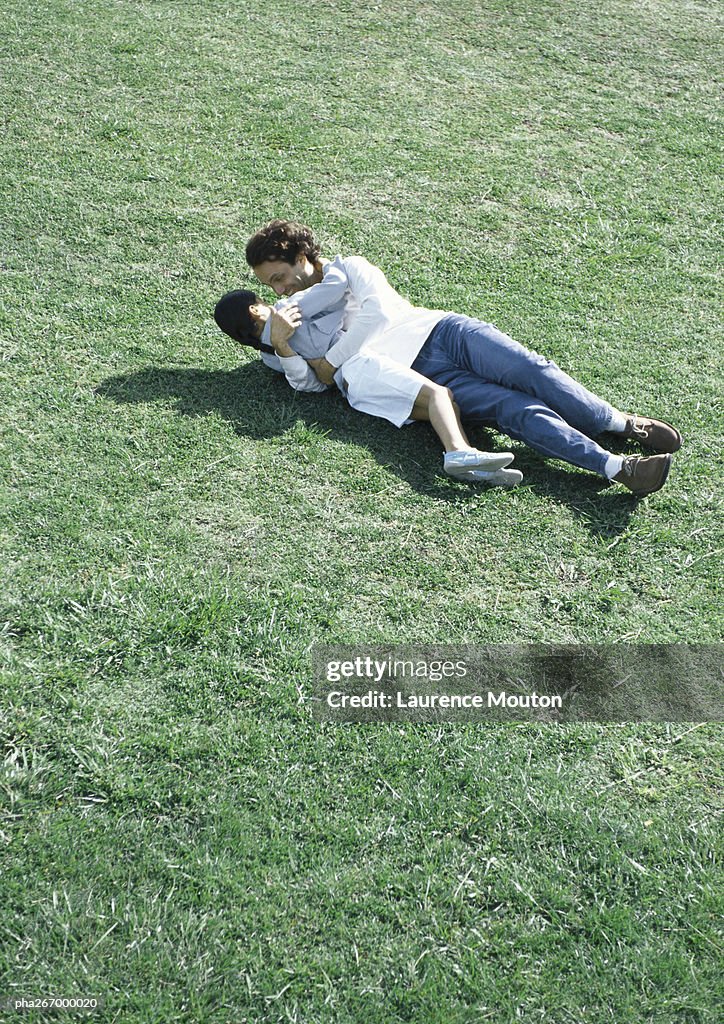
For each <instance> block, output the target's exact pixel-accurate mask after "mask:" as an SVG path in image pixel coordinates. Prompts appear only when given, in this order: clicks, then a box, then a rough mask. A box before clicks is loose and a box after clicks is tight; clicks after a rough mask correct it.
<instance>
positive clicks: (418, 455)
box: [0, 0, 724, 1024]
mask: <svg viewBox="0 0 724 1024" xmlns="http://www.w3.org/2000/svg"><path fill="white" fill-rule="evenodd" d="M721 38H722V19H721V16H720V15H719V14H718V12H717V8H716V5H713V4H708V3H698V2H692V0H684V2H679V3H674V2H673V0H647V2H645V3H633V2H623V0H611V2H608V0H606V2H604V3H595V2H593V0H579V2H578V3H576V4H573V3H565V2H563V0H541V2H535V3H534V2H531V0H526V2H523V0H467V2H463V0H449V2H447V3H444V4H432V3H424V2H423V3H420V2H418V3H413V2H412V0H400V2H397V3H395V4H391V3H385V2H379V3H369V2H364V0H363V2H360V3H351V2H347V0H339V2H336V3H332V2H329V0H320V2H318V3H316V4H314V5H303V4H298V3H291V2H290V0H277V3H275V4H273V5H262V4H252V3H249V2H237V3H231V2H225V3H222V2H217V0H201V2H199V3H196V4H183V3H180V2H173V0H145V2H136V0H115V2H114V0H103V2H101V0H96V2H89V3H82V4H80V3H72V2H70V0H45V2H43V0H41V2H40V3H38V4H35V5H28V4H24V3H23V4H21V3H18V2H16V0H6V2H5V4H4V6H3V13H2V31H1V32H0V54H1V59H2V86H1V89H2V93H1V97H2V98H1V102H2V117H3V133H2V136H1V137H0V147H1V151H2V172H3V174H2V180H3V190H2V199H1V200H0V202H1V204H2V205H1V208H0V272H1V277H0V283H1V288H0V331H1V332H2V341H3V347H2V362H1V363H0V373H1V374H2V383H3V385H4V387H3V395H4V397H3V403H2V411H1V412H0V416H1V417H2V428H3V442H4V469H5V479H6V486H5V500H4V502H3V508H2V519H3V534H2V537H3V541H2V543H3V550H4V555H5V557H4V559H3V563H4V567H5V576H4V580H3V583H4V586H3V595H2V602H3V614H2V616H1V617H0V621H1V622H2V623H5V625H4V626H3V627H2V628H3V648H2V650H3V666H4V670H3V684H2V696H1V698H0V716H1V717H0V724H1V728H2V733H3V742H4V758H5V760H4V769H3V774H2V775H0V796H1V797H2V811H1V812H0V815H1V816H0V958H1V960H0V1000H2V999H4V998H6V997H8V996H13V997H16V996H26V997H41V996H45V995H55V996H59V997H66V998H70V997H75V996H80V997H84V996H85V997H97V998H100V999H102V1000H104V1002H105V1006H104V1009H102V1010H99V1011H97V1012H96V1013H95V1015H93V1016H90V1017H89V1018H88V1019H90V1020H102V1021H104V1022H105V1021H108V1022H114V1024H115V1022H119V1024H126V1022H134V1024H135V1022H139V1024H141V1022H143V1024H146V1022H154V1024H156V1022H157V1024H182V1022H183V1024H196V1022H203V1024H232V1022H233V1024H242V1022H248V1024H252V1022H253V1024H257V1022H264V1024H276V1022H279V1024H282V1022H296V1024H332V1022H334V1024H352V1022H354V1024H367V1022H374V1024H376V1022H383V1024H398V1022H414V1024H479V1022H485V1021H492V1022H494V1024H509V1022H510V1024H513V1022H523V1024H535V1022H539V1021H540V1022H546V1024H604V1022H605V1024H609V1022H610V1024H621V1022H626V1024H651V1022H654V1024H673V1022H676V1024H705V1022H706V1024H708V1022H714V1021H715V1020H718V1019H719V1018H718V1011H717V1009H716V1007H717V1005H719V1006H720V1005H721V1001H722V996H723V995H724V993H723V992H722V988H721V979H720V969H721V956H722V934H721V909H722V904H721V892H722V885H721V874H720V873H718V872H717V852H718V851H720V850H721V846H720V833H719V832H718V831H717V811H718V810H719V809H720V805H721V799H720V798H721V784H722V779H721V772H720V758H721V749H722V748H721V729H720V727H718V726H717V725H714V724H703V725H701V724H700V725H697V726H695V727H693V726H694V723H688V724H687V723H676V724H665V723H655V724H651V723H650V724H641V723H639V724H627V725H615V726H613V725H608V726H607V725H605V724H588V725H579V726H564V727H555V726H544V725H533V724H524V725H508V724H498V725H486V726H482V725H454V726H453V725H447V726H445V725H443V726H440V727H437V726H414V725H383V724H379V725H360V726H355V725H346V726H333V725H329V724H320V723H316V722H314V721H312V718H311V713H310V711H309V705H308V702H307V701H306V700H305V697H306V695H308V694H309V692H310V691H311V688H312V686H313V682H314V680H313V677H312V668H311V655H310V651H311V648H312V647H313V645H315V644H317V643H325V644H336V643H345V644H350V645H355V644H357V645H360V646H364V645H368V644H391V643H395V642H399V643H403V642H404V643H416V642H417V643H427V644H431V643H448V644H483V643H491V642H505V643H515V642H524V643H527V642H539V641H546V642H561V643H579V642H580V643H625V642H635V643H667V642H674V641H676V642H685V643H694V642H711V641H720V640H721V636H722V634H721V622H722V616H721V605H722V593H721V590H722V588H721V554H722V551H721V547H722V545H721V533H720V523H721V517H722V507H721V506H722V502H721V484H722V473H721V450H722V414H721V397H720V396H721V379H722V359H721V341H720V335H717V326H718V324H719V323H720V321H721V304H720V302H719V301H718V292H717V285H718V283H719V282H718V278H717V274H716V266H717V256H718V253H719V251H720V242H721V235H720V233H718V222H717V204H718V201H719V200H720V188H719V184H718V174H719V169H720V165H719V162H718V156H719V152H720V147H719V145H718V141H719V138H720V126H719V123H718V121H717V118H716V112H717V108H716V102H717V90H716V88H715V83H716V78H717V74H718V70H719V67H720V65H721V57H722V53H721V45H720V44H721ZM718 133H719V135H718ZM272 216H288V217H294V218H297V219H301V220H303V221H305V222H307V223H310V224H312V225H313V226H314V227H315V229H316V231H317V233H318V237H319V239H320V241H321V242H322V246H323V251H324V252H325V253H327V254H328V255H334V254H336V253H337V252H342V253H344V254H350V253H360V254H363V255H365V256H367V258H369V259H370V260H371V261H372V262H374V263H376V264H378V265H380V266H381V267H382V268H383V269H384V270H385V272H386V273H387V276H388V278H389V279H390V281H391V282H392V283H393V284H394V285H395V286H396V287H397V288H398V289H399V290H400V291H401V292H402V293H403V294H405V295H407V296H408V297H409V298H410V299H412V300H413V301H414V302H416V303H418V304H420V305H425V306H429V307H432V308H443V309H450V310H456V311H459V312H465V313H470V314H472V315H476V316H480V317H482V318H483V319H486V320H491V321H493V322H494V323H496V324H497V325H498V326H499V327H500V328H501V329H503V330H505V331H507V332H508V333H509V334H512V335H513V336H514V337H516V338H518V339H519V340H521V341H522V342H524V343H526V344H528V345H530V346H531V347H535V348H536V349H538V350H539V351H541V352H543V353H545V354H546V355H548V356H550V357H551V358H553V359H555V360H556V361H557V362H558V363H559V364H561V365H562V366H563V367H564V368H565V369H567V370H569V371H570V372H572V373H573V374H574V375H575V376H576V377H578V378H579V379H580V380H582V381H583V382H584V383H586V384H587V385H589V386H590V387H591V388H593V390H595V391H597V392H598V393H600V394H601V395H602V396H603V397H605V398H607V399H610V400H611V401H612V402H613V403H614V404H616V405H618V406H620V407H621V408H624V409H627V410H634V411H639V412H642V413H647V414H650V415H655V416H660V417H663V418H665V419H669V420H671V421H673V422H674V423H675V424H677V425H678V426H679V427H680V429H681V431H682V433H683V434H684V437H685V446H684V449H683V451H682V452H681V453H680V454H679V455H678V456H675V459H674V468H673V470H672V473H671V477H670V480H669V482H668V483H667V485H666V487H665V489H664V490H662V491H661V492H660V493H658V494H656V495H654V496H652V497H651V498H649V499H647V500H646V501H644V502H640V503H637V502H636V501H634V500H633V499H632V498H631V497H630V496H629V495H628V494H627V493H626V492H624V491H623V489H621V488H615V487H613V488H609V487H607V486H606V485H605V483H604V482H603V481H602V480H600V479H599V478H597V477H593V476H591V475H589V474H586V473H583V472H582V471H579V470H576V469H574V468H572V467H568V466H564V465H563V464H558V463H546V462H544V461H543V460H541V459H540V458H538V456H537V455H535V453H533V452H532V451H530V450H529V449H526V448H524V447H523V446H521V445H518V444H515V443H514V444H513V450H514V451H515V453H516V463H515V464H516V466H518V467H519V468H521V469H522V470H523V472H524V474H525V481H524V484H523V485H522V486H521V487H520V488H518V489H517V490H515V491H511V492H506V491H503V490H499V489H485V488H482V487H468V486H466V485H463V484H459V483H456V482H454V481H452V480H450V479H449V478H446V477H444V476H442V475H441V474H440V463H441V458H440V450H439V446H438V444H437V442H436V440H435V438H434V436H433V435H432V433H431V432H430V429H429V427H427V426H426V425H422V424H418V425H416V426H414V427H410V428H408V429H405V430H403V431H397V430H395V429H394V428H393V427H391V426H390V425H388V424H386V423H384V422H382V421H377V420H373V419H371V418H366V417H362V416H361V415H359V414H357V413H354V412H353V411H351V410H350V409H348V408H347V407H346V406H345V404H344V402H343V399H342V398H341V397H340V396H332V395H326V396H303V395H295V394H294V393H293V392H292V391H291V390H290V389H289V388H288V386H287V385H286V383H285V382H284V381H283V380H282V379H278V378H277V377H276V376H275V375H274V374H272V373H271V372H270V371H268V370H266V369H265V368H264V367H263V366H262V365H261V363H260V362H259V361H257V360H256V359H254V358H253V356H252V354H251V353H250V352H240V351H239V350H237V349H236V348H235V347H234V346H233V344H232V343H231V342H230V341H229V340H228V339H227V338H225V336H223V335H222V334H221V333H220V332H219V331H218V329H217V328H216V326H215V324H214V323H213V320H212V316H211V315H212V310H213V306H214V303H215V301H216V299H217V298H218V297H219V296H220V295H221V294H222V293H223V292H224V291H225V290H227V289H228V288H231V287H240V286H243V285H245V284H247V283H248V282H250V281H251V277H250V275H249V272H248V269H247V268H246V266H245V263H244V257H243V251H244V244H245V241H246V238H247V237H248V235H249V234H250V233H251V232H252V231H253V230H254V229H255V228H256V227H258V226H259V225H260V224H262V223H263V222H264V221H265V220H267V219H269V218H270V217H272ZM474 437H475V439H476V440H477V441H479V442H480V443H481V444H482V445H484V446H491V445H494V444H496V443H498V442H500V441H502V438H500V437H499V436H497V435H496V434H494V433H492V432H485V431H482V430H478V431H476V432H475V434H474ZM506 444H507V442H506ZM685 683H686V681H685V680H684V681H682V685H685ZM0 1019H1V1020H3V1021H4V1020H8V1021H18V1022H19V1021H21V1020H22V1021H28V1022H31V1024H32V1022H36V1021H45V1020H63V1019H68V1015H67V1014H65V1015H64V1014H63V1013H60V1014H57V1013H56V1014H52V1015H51V1014H50V1013H49V1012H43V1011H24V1012H23V1013H22V1014H21V1013H15V1012H11V1011H5V1016H3V1011H2V1010H0Z"/></svg>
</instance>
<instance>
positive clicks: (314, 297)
mask: <svg viewBox="0 0 724 1024" xmlns="http://www.w3.org/2000/svg"><path fill="white" fill-rule="evenodd" d="M315 292H316V293H317V294H315ZM320 292H321V294H320ZM320 306H322V307H323V308H320ZM337 306H338V308H336V309H335V308H333V309H331V310H330V304H329V299H328V292H325V291H324V290H322V289H320V290H319V292H318V291H317V286H313V287H311V288H308V289H307V290H306V291H305V292H303V293H299V294H298V295H296V296H295V298H294V300H290V299H282V300H281V301H279V302H277V303H276V304H275V306H269V305H267V304H266V303H264V302H262V301H261V300H260V299H259V298H258V296H257V295H255V294H254V292H250V291H236V292H230V293H228V294H227V295H225V296H224V298H223V299H221V301H220V302H219V303H218V305H217V307H216V311H215V318H216V322H217V323H218V325H219V327H221V329H222V330H223V331H225V333H226V334H228V335H230V337H232V338H234V339H235V340H236V341H239V342H241V343H242V344H245V345H250V346H252V347H253V348H256V349H259V351H260V353H261V357H262V359H263V361H264V362H265V363H267V365H268V366H271V367H272V368H273V369H275V370H278V371H281V372H283V373H284V374H285V375H286V377H287V380H288V381H289V383H290V384H291V385H292V387H293V388H295V390H305V391H324V390H327V385H325V384H323V383H322V382H321V381H319V380H318V379H317V377H316V375H315V374H314V364H315V362H317V361H318V360H319V359H320V358H321V357H322V356H323V355H324V353H325V352H326V351H327V349H328V348H329V346H330V344H331V343H333V342H334V341H335V340H336V339H337V337H338V336H339V334H340V331H341V328H342V326H343V317H344V311H345V306H344V302H340V303H338V304H337ZM292 336H293V337H294V348H292V347H291V345H290V344H289V341H290V339H291V338H292ZM362 358H363V360H364V366H365V375H364V380H365V392H366V397H367V399H368V405H369V407H370V408H369V409H368V410H367V411H370V413H371V414H372V415H375V414H376V413H375V412H374V411H372V408H373V407H374V406H375V405H376V404H379V407H380V412H379V415H381V416H383V415H384V412H383V411H382V410H383V409H384V407H385V405H386V404H389V403H399V400H400V396H401V395H405V396H407V397H408V400H409V403H410V405H411V406H412V407H411V410H410V414H409V419H408V422H409V420H427V421H429V422H430V425H431V426H432V428H433V429H434V430H435V432H436V434H437V435H438V437H439V438H440V441H441V442H442V445H443V448H444V449H445V455H444V459H443V469H444V471H445V473H447V474H448V475H449V476H452V477H455V478H456V479H459V480H466V481H469V482H476V483H488V484H495V485H498V486H505V487H513V486H515V485H516V484H518V483H520V481H521V480H522V479H523V475H522V473H520V472H519V471H518V470H515V469H507V468H506V467H507V466H509V465H510V463H511V462H512V461H513V455H512V453H511V452H500V453H499V452H482V451H479V450H478V449H477V448H475V447H473V445H471V443H470V441H469V440H468V438H467V436H466V434H465V431H464V429H463V426H462V423H461V421H460V413H459V409H458V408H457V406H456V404H455V402H454V401H453V398H452V392H451V391H450V390H449V389H448V388H445V387H443V386H442V385H440V384H435V383H433V381H431V380H428V379H427V378H426V377H423V376H422V375H421V374H419V373H417V372H416V371H414V370H412V369H410V368H409V367H405V366H402V365H401V364H399V363H396V362H394V361H393V360H391V359H387V358H386V357H384V356H382V355H374V356H372V355H369V356H364V357H362ZM352 363H353V360H350V364H352ZM359 378H360V375H359V373H355V381H357V380H358V379H359ZM335 383H336V384H337V386H338V387H339V389H340V390H341V391H342V393H343V394H344V395H345V396H346V397H347V396H348V392H349V386H348V382H347V381H346V380H345V366H342V367H341V368H340V370H339V371H338V373H337V374H336V375H335ZM357 386H359V385H357Z"/></svg>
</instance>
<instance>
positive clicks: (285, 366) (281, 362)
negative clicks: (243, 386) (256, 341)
mask: <svg viewBox="0 0 724 1024" xmlns="http://www.w3.org/2000/svg"><path fill="white" fill-rule="evenodd" d="M264 331H265V334H262V338H263V339H264V340H265V341H266V343H267V344H268V343H269V334H268V331H267V328H266V326H265V328H264ZM261 358H262V362H263V363H265V364H266V365H267V366H268V367H269V368H270V369H272V370H276V371H277V373H283V374H284V376H285V377H286V378H287V381H288V383H289V385H290V387H293V388H294V390H295V391H328V390H329V388H328V386H327V385H326V384H323V383H322V381H321V380H320V379H319V377H318V376H317V375H316V373H315V372H314V370H313V369H312V367H311V366H310V365H309V363H308V362H307V360H306V359H303V358H302V356H299V355H293V356H285V357H284V358H283V359H282V358H280V357H279V356H278V355H277V354H276V353H275V352H261Z"/></svg>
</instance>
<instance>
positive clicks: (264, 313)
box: [249, 298, 271, 337]
mask: <svg viewBox="0 0 724 1024" xmlns="http://www.w3.org/2000/svg"><path fill="white" fill-rule="evenodd" d="M270 314H271V306H267V304H266V303H265V302H260V301H259V300H258V298H257V301H256V302H255V303H254V305H253V306H249V316H250V317H251V319H252V320H253V321H254V327H255V328H256V332H257V337H261V332H262V331H263V330H264V324H265V323H266V322H267V320H268V319H269V316H270Z"/></svg>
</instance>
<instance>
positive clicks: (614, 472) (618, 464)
mask: <svg viewBox="0 0 724 1024" xmlns="http://www.w3.org/2000/svg"><path fill="white" fill-rule="evenodd" d="M622 469H623V455H609V457H608V458H607V459H606V465H605V466H604V467H603V472H604V473H605V474H606V478H607V479H608V480H613V478H614V477H615V476H618V474H619V473H620V472H621V470H622Z"/></svg>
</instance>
